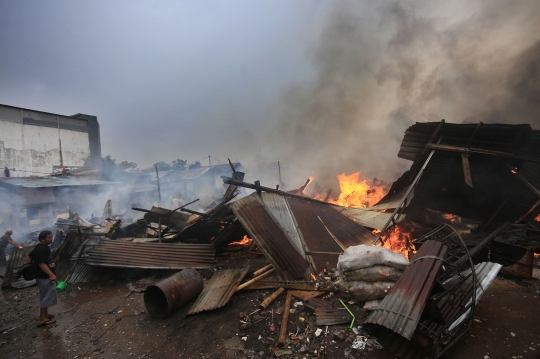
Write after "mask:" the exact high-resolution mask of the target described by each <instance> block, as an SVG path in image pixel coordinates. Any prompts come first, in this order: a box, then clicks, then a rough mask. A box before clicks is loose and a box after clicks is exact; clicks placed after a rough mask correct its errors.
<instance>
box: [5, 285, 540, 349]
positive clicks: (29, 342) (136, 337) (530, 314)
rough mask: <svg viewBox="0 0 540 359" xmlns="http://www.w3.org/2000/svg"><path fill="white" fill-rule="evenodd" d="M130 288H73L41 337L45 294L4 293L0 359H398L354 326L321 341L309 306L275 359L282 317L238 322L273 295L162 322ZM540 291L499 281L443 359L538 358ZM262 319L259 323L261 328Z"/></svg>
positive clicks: (293, 319) (238, 299)
mask: <svg viewBox="0 0 540 359" xmlns="http://www.w3.org/2000/svg"><path fill="white" fill-rule="evenodd" d="M126 284H127V283H126V282H122V281H116V282H106V283H89V284H84V285H68V287H67V288H66V290H65V291H63V292H59V304H58V305H57V306H56V307H54V308H52V309H51V312H52V313H53V314H55V315H56V317H55V319H56V321H57V322H56V324H54V325H52V326H48V327H44V328H36V320H37V313H38V290H37V287H35V286H34V287H30V288H25V289H20V290H3V291H2V292H1V297H0V330H2V331H5V330H6V329H9V331H8V332H5V333H4V334H1V335H0V357H1V358H80V359H82V358H132V357H133V358H246V359H247V358H274V357H276V355H281V356H280V358H381V359H387V358H388V359H390V358H393V356H392V355H391V354H390V353H389V352H387V351H386V350H385V349H376V348H373V347H369V346H368V347H366V349H363V350H361V349H352V348H351V345H352V340H353V339H354V338H355V337H356V335H355V334H354V333H352V332H351V331H349V330H348V325H347V324H344V325H334V326H330V327H328V329H327V328H326V327H322V329H323V332H322V334H321V335H320V336H319V337H316V336H315V335H314V332H315V330H316V329H317V326H316V325H315V316H314V314H313V311H312V310H311V309H309V308H307V307H304V308H302V307H299V308H298V310H297V311H296V312H295V313H292V314H291V315H290V318H289V320H290V322H289V325H288V332H289V333H294V334H296V335H297V337H298V339H296V340H293V341H291V342H290V343H289V344H288V345H286V346H285V347H284V348H282V349H280V350H281V351H280V350H276V347H275V343H276V342H277V338H278V335H279V328H280V323H281V315H277V314H276V315H275V316H274V320H273V322H272V319H271V315H270V314H268V316H266V318H264V317H263V316H262V318H259V317H255V316H254V315H252V321H251V323H250V324H248V325H247V326H245V325H244V324H242V323H241V321H240V319H241V317H242V313H245V314H250V313H252V312H253V311H255V310H256V309H257V306H258V304H259V303H260V302H261V301H262V299H263V298H264V297H266V296H267V295H269V294H270V293H271V292H272V290H257V291H243V292H239V293H236V294H235V295H234V296H233V297H232V299H231V301H230V302H229V303H228V304H227V305H226V306H225V307H223V308H221V309H218V310H214V311H211V312H204V313H199V314H196V315H192V316H188V317H185V318H184V315H185V313H186V312H187V310H188V308H189V304H188V305H187V306H185V307H183V308H181V309H180V310H178V311H177V312H175V313H173V314H172V315H170V316H169V317H167V318H166V319H163V320H157V319H153V318H152V317H150V315H149V314H148V313H147V312H146V311H145V307H144V302H143V294H142V293H135V292H131V294H130V291H129V289H128V287H127V285H126ZM539 292H540V281H539V280H538V279H533V280H531V281H521V282H520V283H519V284H518V283H516V282H515V281H512V280H508V279H503V278H496V279H495V281H494V282H493V284H492V286H491V287H490V288H489V289H488V291H487V292H486V293H485V295H484V296H483V297H482V299H481V301H480V304H479V305H478V306H477V308H476V311H475V316H474V322H473V325H472V327H471V330H470V333H469V334H468V335H467V336H466V337H465V338H463V339H462V340H461V341H460V342H458V343H457V344H456V345H455V346H454V347H453V348H452V349H451V350H450V351H449V352H448V353H446V354H444V356H443V358H540V329H539V321H540V294H538V293H539ZM339 295H340V294H338V296H339ZM336 299H337V298H336V297H334V298H331V300H336ZM344 299H346V300H350V298H346V297H345V298H344ZM284 300H285V296H284V295H282V296H281V297H280V298H279V300H278V301H277V302H275V303H273V304H272V305H271V306H270V308H269V309H271V308H272V307H273V308H279V307H283V304H284ZM360 304H361V303H358V305H357V304H353V305H350V309H351V310H352V311H353V313H354V314H355V316H356V318H359V319H360V318H362V317H363V316H364V315H365V314H366V313H365V312H363V310H362V309H361V308H360ZM300 317H303V318H305V320H304V321H301V320H300ZM254 318H257V319H258V320H261V321H259V322H257V323H254ZM358 325H361V321H357V322H356V323H355V327H357V326H358ZM326 330H328V331H326ZM308 338H309V341H308V340H307V339H308ZM274 350H275V352H274Z"/></svg>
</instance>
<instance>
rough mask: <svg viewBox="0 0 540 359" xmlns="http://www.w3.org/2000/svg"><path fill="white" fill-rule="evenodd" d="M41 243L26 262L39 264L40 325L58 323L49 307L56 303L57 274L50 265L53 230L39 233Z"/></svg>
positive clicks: (36, 269)
mask: <svg viewBox="0 0 540 359" xmlns="http://www.w3.org/2000/svg"><path fill="white" fill-rule="evenodd" d="M38 239H39V244H38V245H37V246H36V248H34V250H33V251H32V252H30V253H29V254H28V256H26V263H31V262H33V263H35V264H37V265H36V266H35V269H34V273H35V275H36V283H37V285H38V288H39V308H40V309H39V319H38V324H37V326H38V327H43V326H45V325H51V324H54V323H56V320H53V319H52V318H53V317H54V315H52V314H49V311H48V309H49V308H50V307H52V306H55V305H56V275H54V273H53V272H52V270H51V267H49V257H50V255H51V249H50V248H49V245H50V244H51V243H52V241H53V239H54V237H53V234H52V232H51V231H42V232H41V233H39V237H38Z"/></svg>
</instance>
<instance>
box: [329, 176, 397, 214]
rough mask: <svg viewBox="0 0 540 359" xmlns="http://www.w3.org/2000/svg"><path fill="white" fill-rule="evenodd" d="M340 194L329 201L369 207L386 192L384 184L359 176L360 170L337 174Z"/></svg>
mask: <svg viewBox="0 0 540 359" xmlns="http://www.w3.org/2000/svg"><path fill="white" fill-rule="evenodd" d="M338 180H339V188H340V189H341V194H340V195H339V198H338V199H337V200H329V202H330V203H334V204H338V205H340V206H344V207H371V206H373V205H374V204H375V203H377V202H379V201H380V200H381V199H382V198H383V197H384V196H385V195H386V193H387V192H388V191H387V189H386V186H384V185H373V184H372V183H371V181H369V180H368V179H366V178H363V177H361V176H360V172H356V173H353V174H351V175H346V174H345V173H342V174H340V175H339V176H338Z"/></svg>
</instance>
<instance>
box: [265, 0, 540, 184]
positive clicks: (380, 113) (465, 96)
mask: <svg viewBox="0 0 540 359" xmlns="http://www.w3.org/2000/svg"><path fill="white" fill-rule="evenodd" d="M444 5H445V4H444V3H443V2H431V1H430V2H427V1H400V2H390V3H386V4H383V5H377V6H373V5H372V4H370V3H369V2H357V1H341V2H337V3H336V4H335V6H334V8H333V9H332V12H331V13H330V15H329V16H328V20H327V23H326V24H325V26H324V28H323V29H322V31H321V34H320V37H319V42H318V44H317V45H316V46H315V48H314V49H313V51H312V53H311V59H312V62H313V65H314V67H315V69H316V70H317V75H316V77H315V79H314V80H313V81H309V82H306V83H300V84H295V85H292V86H290V87H288V88H287V89H285V90H284V91H283V95H282V100H281V102H280V103H279V104H278V106H277V109H276V111H275V114H274V115H275V118H276V119H277V120H276V121H277V124H276V126H275V127H274V128H273V130H272V131H271V132H270V133H265V134H264V139H262V140H261V143H262V148H263V151H262V152H263V153H264V154H265V156H267V158H268V159H281V161H282V164H283V165H284V166H285V170H284V171H283V172H284V176H285V177H286V180H285V182H286V183H287V184H288V185H289V187H298V186H300V185H302V184H303V182H304V181H305V179H306V178H307V177H309V176H310V175H314V176H315V179H316V181H318V183H320V184H322V185H323V187H325V188H333V189H334V191H335V190H336V189H337V187H338V185H337V180H336V179H335V177H336V175H337V174H338V173H341V172H347V173H352V172H356V171H362V174H363V175H365V176H367V177H368V178H373V177H375V176H377V177H379V178H383V179H386V180H390V181H392V180H395V179H396V178H397V177H398V176H399V174H400V173H401V172H402V171H404V170H405V169H407V168H408V166H410V162H408V161H403V160H400V159H398V158H397V153H398V150H399V145H400V142H401V139H402V137H403V133H404V131H405V129H406V128H407V127H408V126H410V125H412V124H413V123H414V122H426V121H440V120H441V119H443V118H444V119H446V121H449V122H455V123H462V122H478V121H482V122H486V123H512V124H517V123H530V124H531V125H532V126H533V128H535V129H539V128H540V126H539V125H540V116H539V115H540V31H538V30H540V26H539V25H538V18H540V2H538V1H520V2H514V1H506V0H496V1H477V2H467V3H462V4H461V8H459V7H458V8H451V6H446V7H445V6H444ZM437 7H440V9H437ZM434 8H435V10H434ZM456 14H459V15H456ZM276 183H277V182H276ZM334 193H335V192H334Z"/></svg>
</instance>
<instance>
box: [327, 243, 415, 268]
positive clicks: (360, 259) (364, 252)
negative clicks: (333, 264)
mask: <svg viewBox="0 0 540 359" xmlns="http://www.w3.org/2000/svg"><path fill="white" fill-rule="evenodd" d="M378 264H379V265H385V266H390V267H395V268H398V269H401V270H403V269H405V267H407V266H408V265H409V261H408V260H407V258H405V257H404V256H402V255H401V254H398V253H395V252H392V251H391V250H389V249H386V248H383V247H379V246H366V245H364V244H360V245H358V246H353V247H349V248H347V249H345V251H344V252H343V254H340V256H339V260H338V264H337V267H338V270H339V271H340V272H342V273H343V272H346V271H350V270H356V269H362V268H369V267H373V266H374V265H378Z"/></svg>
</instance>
